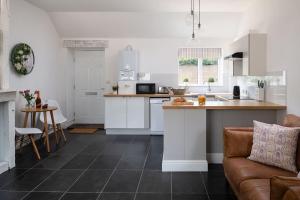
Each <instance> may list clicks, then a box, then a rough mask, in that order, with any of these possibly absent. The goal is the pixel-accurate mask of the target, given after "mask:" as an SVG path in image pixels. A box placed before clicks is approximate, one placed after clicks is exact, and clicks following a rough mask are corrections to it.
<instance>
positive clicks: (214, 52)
mask: <svg viewBox="0 0 300 200" xmlns="http://www.w3.org/2000/svg"><path fill="white" fill-rule="evenodd" d="M221 56H222V49H221V48H180V49H179V50H178V58H181V59H182V58H183V59H195V58H202V59H219V58H221Z"/></svg>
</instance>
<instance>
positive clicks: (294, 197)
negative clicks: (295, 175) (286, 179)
mask: <svg viewBox="0 0 300 200" xmlns="http://www.w3.org/2000/svg"><path fill="white" fill-rule="evenodd" d="M282 199H283V200H299V199H300V187H299V186H297V187H296V186H293V187H290V188H289V190H288V191H287V192H286V193H285V195H284V196H283V198H282Z"/></svg>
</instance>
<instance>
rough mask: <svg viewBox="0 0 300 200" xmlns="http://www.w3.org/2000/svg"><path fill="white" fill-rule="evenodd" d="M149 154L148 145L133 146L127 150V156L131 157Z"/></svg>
mask: <svg viewBox="0 0 300 200" xmlns="http://www.w3.org/2000/svg"><path fill="white" fill-rule="evenodd" d="M147 153H148V145H147V144H131V145H130V146H129V147H128V149H127V150H126V152H125V154H126V155H130V156H137V155H141V156H145V155H147Z"/></svg>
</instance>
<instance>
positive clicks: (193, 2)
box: [191, 0, 195, 40]
mask: <svg viewBox="0 0 300 200" xmlns="http://www.w3.org/2000/svg"><path fill="white" fill-rule="evenodd" d="M191 13H192V16H193V33H192V39H193V40H194V39H195V0H192V12H191Z"/></svg>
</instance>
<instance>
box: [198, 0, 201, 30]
mask: <svg viewBox="0 0 300 200" xmlns="http://www.w3.org/2000/svg"><path fill="white" fill-rule="evenodd" d="M200 5H201V0H199V14H198V15H199V22H198V29H201V17H200V12H201V9H200V8H201V7H200Z"/></svg>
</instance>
